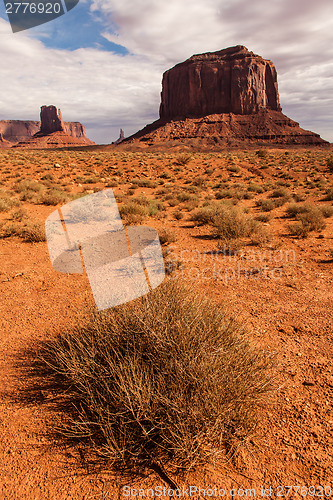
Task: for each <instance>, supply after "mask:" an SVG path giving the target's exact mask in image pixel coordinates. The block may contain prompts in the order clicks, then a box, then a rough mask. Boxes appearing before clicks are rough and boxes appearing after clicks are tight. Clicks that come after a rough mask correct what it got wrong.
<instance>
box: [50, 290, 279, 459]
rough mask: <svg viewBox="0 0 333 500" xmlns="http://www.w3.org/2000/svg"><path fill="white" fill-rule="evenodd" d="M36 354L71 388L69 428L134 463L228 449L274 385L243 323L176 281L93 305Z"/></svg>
mask: <svg viewBox="0 0 333 500" xmlns="http://www.w3.org/2000/svg"><path fill="white" fill-rule="evenodd" d="M43 358H44V360H45V361H46V363H47V364H48V366H50V367H51V368H52V369H53V371H54V372H55V373H56V374H57V376H58V377H59V375H60V376H62V378H63V380H64V382H65V383H66V386H69V387H71V388H72V390H74V391H75V398H76V404H75V408H76V413H75V418H73V419H71V427H70V430H69V431H70V432H71V435H72V436H76V437H77V439H78V440H80V441H81V442H82V440H83V439H85V438H87V436H89V438H88V439H89V442H90V443H92V444H93V446H94V447H95V450H96V451H97V452H99V453H100V455H101V456H102V457H104V458H105V459H107V460H108V461H110V462H111V463H114V464H117V463H118V464H122V465H126V466H129V467H131V468H132V467H133V465H134V466H137V467H139V466H141V467H142V465H143V464H145V465H148V466H149V465H150V466H151V465H152V463H154V462H155V463H156V462H157V463H159V462H163V464H168V463H169V462H171V463H172V464H173V465H174V466H179V467H187V468H188V467H190V466H193V465H199V464H205V463H207V462H208V463H209V462H211V461H213V460H216V459H218V458H219V457H223V456H225V452H226V450H227V451H229V452H230V451H233V450H235V449H236V447H237V446H238V445H239V443H240V442H242V441H243V440H244V439H246V438H247V436H249V435H252V433H253V432H254V430H255V428H256V425H257V423H258V420H259V415H260V410H261V407H262V405H263V404H264V403H265V401H266V400H267V394H268V392H269V390H270V387H271V385H270V376H269V374H270V366H271V364H270V361H269V359H268V357H267V356H266V354H265V353H264V352H263V351H262V350H261V349H259V348H258V347H256V346H254V345H253V344H252V343H251V341H250V340H249V336H248V335H247V334H246V332H245V331H244V330H243V328H241V327H240V325H239V324H238V323H236V321H235V320H234V319H233V318H232V317H231V316H230V315H229V314H228V313H227V312H226V311H225V309H224V308H223V307H222V306H221V305H219V304H217V303H214V302H212V300H211V299H208V298H204V297H203V296H201V295H198V294H196V293H195V292H194V291H193V289H191V288H190V287H189V286H185V285H184V284H181V283H180V282H178V281H176V280H166V281H165V282H164V283H163V284H162V285H161V286H159V287H158V288H156V289H155V290H153V291H152V292H151V293H149V294H148V295H146V296H144V297H141V298H140V299H137V300H136V301H132V302H130V303H128V304H124V305H121V306H118V307H116V308H113V309H110V310H108V311H105V312H96V313H92V314H91V315H90V316H88V317H86V318H85V319H84V320H82V321H81V324H78V325H77V326H76V327H74V328H73V329H71V330H67V331H63V332H61V333H60V334H59V335H58V336H57V337H56V338H55V339H54V340H51V341H49V342H48V345H47V346H46V348H45V349H44V351H43ZM72 407H74V406H72ZM66 431H67V432H68V429H66Z"/></svg>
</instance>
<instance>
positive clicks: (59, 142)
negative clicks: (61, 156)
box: [13, 106, 95, 148]
mask: <svg viewBox="0 0 333 500" xmlns="http://www.w3.org/2000/svg"><path fill="white" fill-rule="evenodd" d="M40 118H41V121H40V127H39V130H38V131H37V132H36V133H34V134H33V135H32V136H30V137H28V138H27V139H26V140H23V141H20V142H18V143H17V144H15V145H13V147H26V148H56V147H72V146H84V145H93V144H95V143H94V142H92V141H90V140H89V139H88V138H87V136H86V133H85V128H84V126H83V125H82V124H81V123H79V122H68V123H66V122H63V120H62V116H61V112H60V109H59V112H58V111H57V108H56V107H55V106H42V107H41V111H40ZM23 123H24V122H23ZM37 123H38V122H37Z"/></svg>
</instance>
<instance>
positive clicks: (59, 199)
mask: <svg viewBox="0 0 333 500" xmlns="http://www.w3.org/2000/svg"><path fill="white" fill-rule="evenodd" d="M70 199H71V197H70V196H69V195H68V194H67V193H65V192H64V191H61V190H59V189H50V190H49V191H46V192H44V193H42V194H41V195H40V196H38V198H37V200H36V202H37V203H41V204H42V205H58V204H64V203H67V201H68V200H70Z"/></svg>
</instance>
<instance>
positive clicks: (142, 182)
mask: <svg viewBox="0 0 333 500" xmlns="http://www.w3.org/2000/svg"><path fill="white" fill-rule="evenodd" d="M132 184H134V185H135V186H138V187H145V188H154V187H156V182H154V181H152V180H151V179H133V180H132Z"/></svg>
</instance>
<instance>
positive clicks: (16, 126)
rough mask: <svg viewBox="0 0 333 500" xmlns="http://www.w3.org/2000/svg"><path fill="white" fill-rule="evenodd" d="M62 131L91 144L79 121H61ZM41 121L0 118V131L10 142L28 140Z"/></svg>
mask: <svg viewBox="0 0 333 500" xmlns="http://www.w3.org/2000/svg"><path fill="white" fill-rule="evenodd" d="M63 123H64V132H65V133H66V134H68V135H70V136H72V137H75V138H77V139H81V141H82V142H85V143H87V144H92V142H91V141H90V140H89V139H88V138H87V136H86V131H85V128H84V126H83V125H82V123H80V122H63ZM40 128H41V122H39V121H32V120H27V121H24V120H0V133H2V135H3V137H4V139H5V140H6V141H9V142H10V143H12V144H15V143H17V142H24V141H27V140H29V139H30V138H31V137H32V136H33V135H35V134H36V133H37V132H39V131H40Z"/></svg>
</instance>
